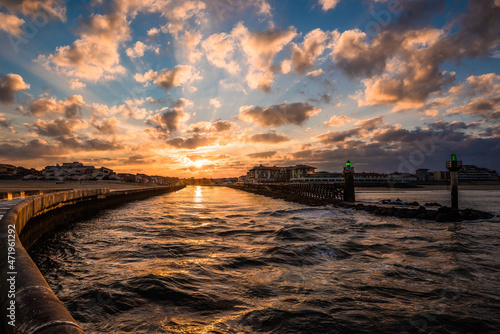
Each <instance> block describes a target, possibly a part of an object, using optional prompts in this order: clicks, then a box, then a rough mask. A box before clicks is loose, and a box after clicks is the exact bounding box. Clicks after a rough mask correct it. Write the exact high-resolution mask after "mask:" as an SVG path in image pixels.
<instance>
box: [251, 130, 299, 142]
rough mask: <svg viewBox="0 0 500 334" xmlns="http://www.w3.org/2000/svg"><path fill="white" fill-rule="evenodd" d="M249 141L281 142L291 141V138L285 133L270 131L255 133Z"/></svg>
mask: <svg viewBox="0 0 500 334" xmlns="http://www.w3.org/2000/svg"><path fill="white" fill-rule="evenodd" d="M248 141H250V142H252V143H264V144H279V143H283V142H287V141H290V138H288V137H287V136H285V135H284V134H281V133H276V132H274V131H271V132H268V133H260V134H256V135H253V136H251V137H250V138H248Z"/></svg>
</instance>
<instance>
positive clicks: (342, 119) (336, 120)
mask: <svg viewBox="0 0 500 334" xmlns="http://www.w3.org/2000/svg"><path fill="white" fill-rule="evenodd" d="M354 121H355V119H354V118H350V117H347V116H344V115H341V116H332V118H330V120H329V121H327V122H325V123H324V124H325V125H326V126H342V125H344V124H345V123H348V122H354Z"/></svg>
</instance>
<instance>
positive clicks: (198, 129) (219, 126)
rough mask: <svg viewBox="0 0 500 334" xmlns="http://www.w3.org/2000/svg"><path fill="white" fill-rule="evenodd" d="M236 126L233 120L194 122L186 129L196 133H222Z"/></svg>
mask: <svg viewBox="0 0 500 334" xmlns="http://www.w3.org/2000/svg"><path fill="white" fill-rule="evenodd" d="M235 128H237V126H236V124H234V123H233V122H229V121H221V120H218V121H215V122H213V123H211V122H199V123H195V124H191V125H190V126H189V127H188V129H187V131H188V132H191V133H197V134H202V133H222V132H228V131H231V130H233V129H235Z"/></svg>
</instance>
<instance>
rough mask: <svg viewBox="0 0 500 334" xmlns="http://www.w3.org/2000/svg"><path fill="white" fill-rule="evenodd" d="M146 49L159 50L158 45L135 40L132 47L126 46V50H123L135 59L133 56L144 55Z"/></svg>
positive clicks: (140, 56)
mask: <svg viewBox="0 0 500 334" xmlns="http://www.w3.org/2000/svg"><path fill="white" fill-rule="evenodd" d="M148 50H151V51H157V53H158V52H159V49H158V47H155V46H152V45H146V44H144V43H143V42H141V41H137V42H135V44H134V47H133V48H128V49H127V50H125V53H126V54H127V56H129V57H130V58H132V59H135V58H142V56H144V53H145V52H146V51H148Z"/></svg>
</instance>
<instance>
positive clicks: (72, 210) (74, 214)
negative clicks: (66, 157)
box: [0, 186, 184, 334]
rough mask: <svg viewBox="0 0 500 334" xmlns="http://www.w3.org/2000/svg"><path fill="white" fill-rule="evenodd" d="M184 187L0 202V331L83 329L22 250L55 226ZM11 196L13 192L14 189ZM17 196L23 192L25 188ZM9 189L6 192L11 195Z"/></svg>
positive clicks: (74, 333) (45, 333)
mask: <svg viewBox="0 0 500 334" xmlns="http://www.w3.org/2000/svg"><path fill="white" fill-rule="evenodd" d="M182 188H184V186H171V187H168V186H163V187H150V188H139V189H129V190H110V189H109V188H102V189H80V190H65V191H57V192H51V193H48V194H47V193H46V194H43V195H38V196H31V197H26V198H22V197H21V198H18V199H14V200H4V201H1V202H0V254H1V256H2V258H1V260H0V280H1V281H2V284H1V285H0V307H1V308H2V310H4V312H3V314H4V316H3V317H2V320H1V322H0V326H1V327H0V328H1V331H0V332H1V333H30V334H31V333H37V334H49V333H63V334H64V333H69V334H80V333H84V332H83V330H82V329H81V328H80V326H79V325H78V323H77V322H76V321H75V320H74V319H73V317H72V316H71V314H69V312H68V311H67V310H66V308H65V306H64V305H63V304H62V303H61V302H60V301H59V299H58V298H57V296H56V295H55V294H54V292H53V291H52V290H51V288H50V287H49V285H48V284H47V282H46V281H45V278H44V277H43V276H42V274H41V273H40V271H39V270H38V268H37V266H36V265H35V263H34V262H33V261H32V259H31V258H30V256H29V255H28V252H27V249H28V248H29V247H30V246H31V245H33V244H34V243H35V242H36V240H38V239H39V238H40V237H41V236H42V235H43V234H45V233H47V232H50V231H52V230H53V229H55V228H56V227H58V226H61V225H63V224H69V223H71V222H74V221H76V220H78V219H82V218H86V217H90V216H92V215H95V214H96V213H97V212H99V211H101V210H103V209H107V208H111V207H115V206H119V205H122V204H124V203H127V202H131V201H135V200H142V199H146V198H149V197H152V196H157V195H162V194H166V193H170V192H175V191H178V190H180V189H182ZM16 195H17V194H16ZM19 196H26V193H24V194H21V193H19ZM12 197H14V194H12V193H11V194H10V196H9V195H6V198H12Z"/></svg>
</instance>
